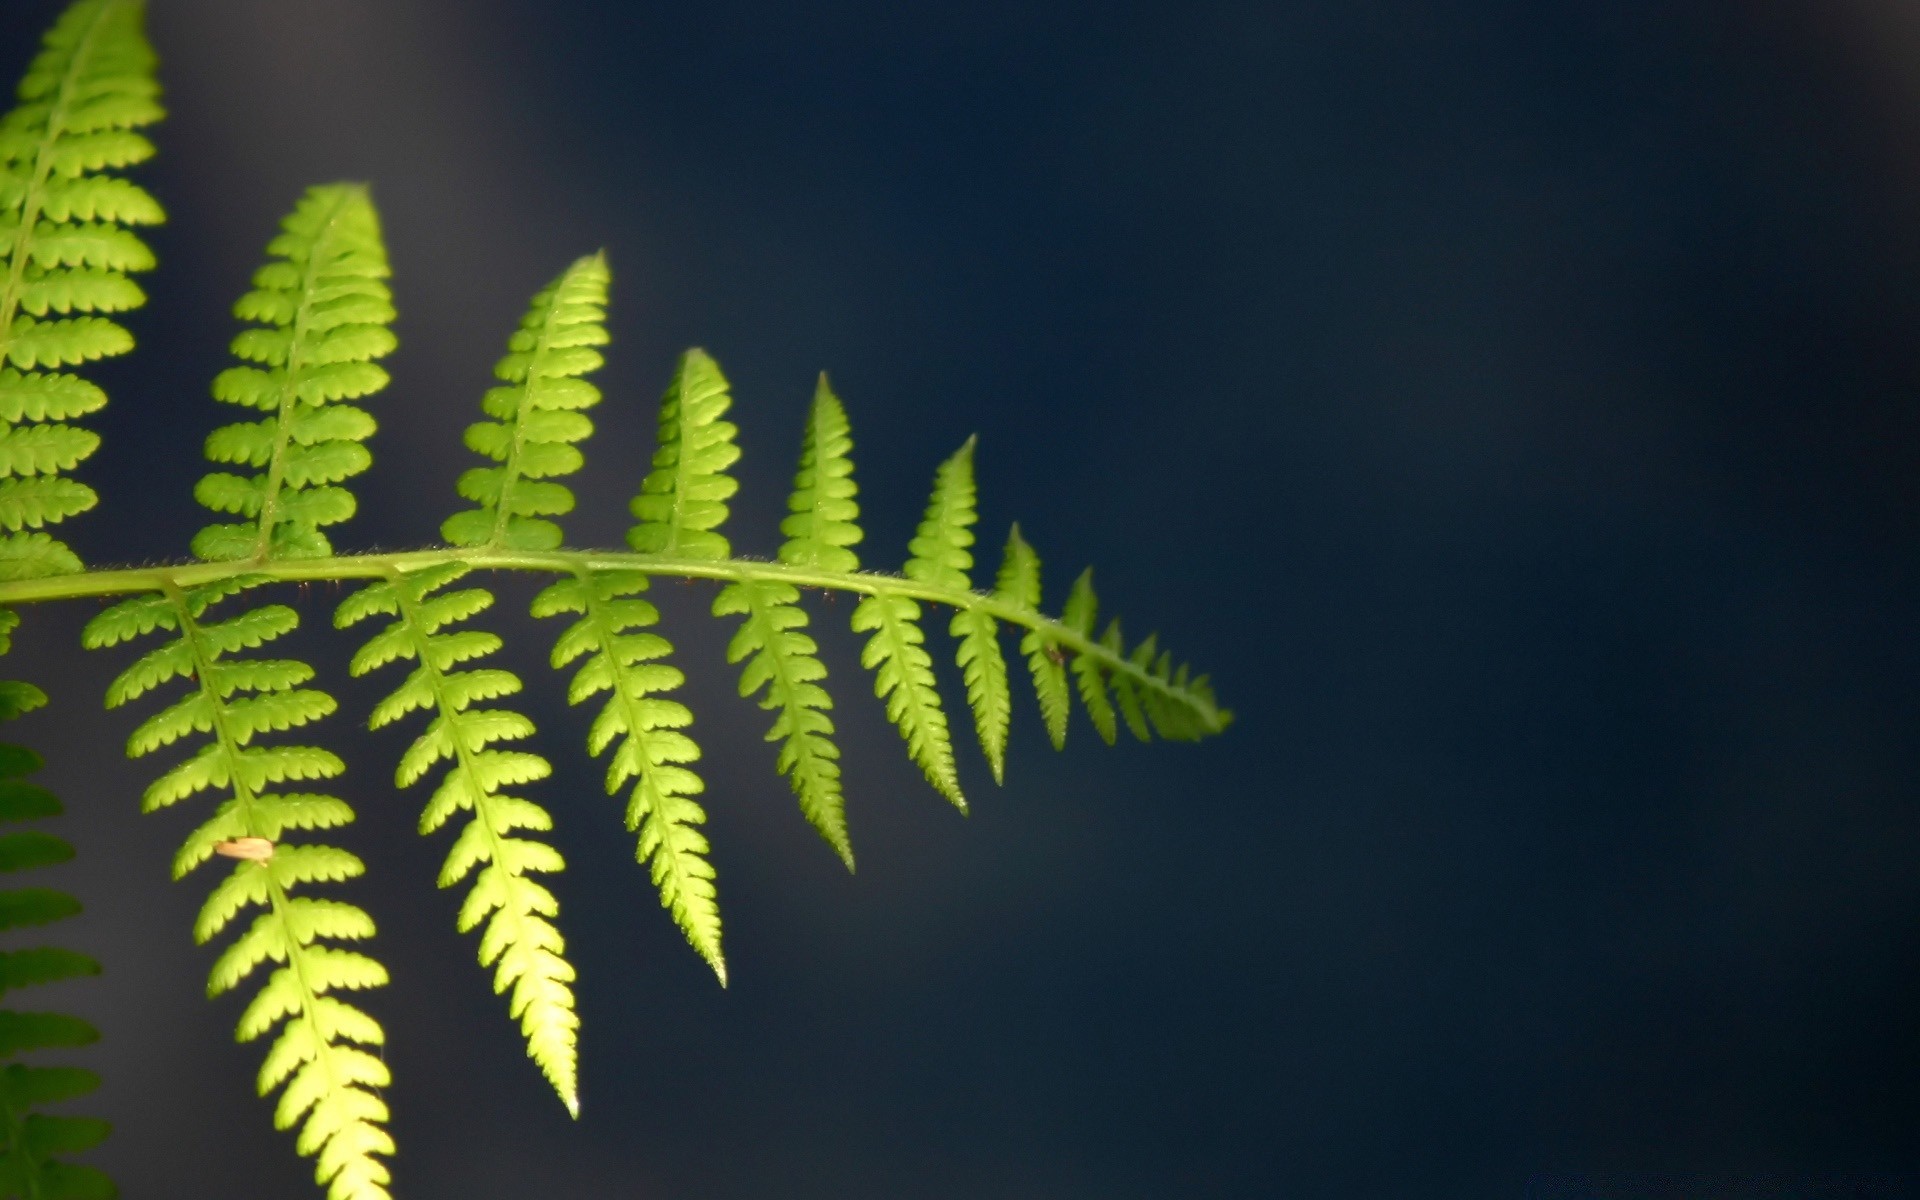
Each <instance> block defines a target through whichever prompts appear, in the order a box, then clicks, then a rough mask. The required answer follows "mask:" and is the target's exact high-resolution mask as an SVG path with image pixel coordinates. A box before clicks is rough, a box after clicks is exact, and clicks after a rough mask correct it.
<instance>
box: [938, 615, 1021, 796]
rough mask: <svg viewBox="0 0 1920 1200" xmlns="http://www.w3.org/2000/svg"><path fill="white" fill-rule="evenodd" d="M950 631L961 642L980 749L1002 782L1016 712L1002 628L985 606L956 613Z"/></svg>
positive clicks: (959, 656) (963, 672) (963, 675)
mask: <svg viewBox="0 0 1920 1200" xmlns="http://www.w3.org/2000/svg"><path fill="white" fill-rule="evenodd" d="M949 631H950V632H951V633H952V634H953V636H954V637H955V638H957V639H958V640H959V642H960V646H959V650H958V652H957V654H956V655H955V658H956V660H957V661H958V662H959V664H960V674H961V678H962V680H963V681H964V682H965V683H966V685H967V706H968V707H969V708H971V709H972V710H973V724H974V729H975V731H976V732H978V733H979V735H980V749H981V750H982V751H983V752H984V753H985V754H986V756H987V766H988V767H989V768H990V769H991V770H992V771H993V781H994V782H995V783H999V782H1000V781H1001V779H1002V778H1003V777H1004V774H1005V771H1006V757H1007V726H1008V725H1009V724H1010V723H1011V718H1012V714H1013V694H1012V689H1011V688H1010V687H1009V686H1008V683H1007V660H1006V656H1005V655H1004V654H1002V653H1001V650H1000V627H999V624H998V623H997V622H995V621H994V619H993V616H992V615H991V614H990V613H988V612H986V611H985V610H984V609H978V608H963V609H961V610H960V611H959V612H957V613H955V614H953V624H952V625H951V626H950V627H949Z"/></svg>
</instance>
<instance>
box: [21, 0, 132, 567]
mask: <svg viewBox="0 0 1920 1200" xmlns="http://www.w3.org/2000/svg"><path fill="white" fill-rule="evenodd" d="M142 25H143V5H142V4H141V3H140V2H139V0H79V2H78V3H75V4H72V5H70V6H69V7H68V8H67V10H66V12H65V13H64V14H63V15H62V16H61V17H60V19H59V21H58V22H56V23H55V25H54V27H53V28H52V29H51V30H50V31H49V32H48V33H47V36H46V40H45V43H44V44H43V46H42V48H41V51H40V53H39V54H38V55H37V56H36V57H35V58H34V60H33V63H32V64H31V65H30V66H29V67H28V68H27V74H26V77H25V78H24V79H22V80H21V81H20V89H19V104H18V105H17V106H16V107H15V108H14V109H13V110H12V111H11V112H9V113H8V114H7V115H6V117H5V118H4V119H0V581H4V580H8V579H31V578H35V577H38V576H42V575H57V574H67V573H70V572H73V571H78V570H80V569H81V566H80V561H79V559H78V558H77V557H75V556H74V554H73V552H72V551H71V550H69V549H68V548H67V547H66V545H65V544H63V543H62V542H60V541H59V540H57V539H56V538H54V537H53V536H52V535H51V534H48V533H41V532H32V531H35V530H39V529H41V528H42V527H44V526H47V525H53V524H57V523H59V522H61V521H64V520H66V519H67V518H68V517H71V516H73V515H75V514H76V513H82V512H85V511H87V510H88V509H90V508H92V507H93V506H94V504H95V503H96V501H97V499H98V497H96V496H95V494H94V491H93V489H92V488H90V487H88V486H87V485H86V484H83V483H81V482H80V481H78V480H76V479H70V478H67V477H66V475H65V474H64V473H65V472H68V471H71V470H73V469H74V467H76V466H77V465H78V464H79V463H80V462H82V461H83V460H85V459H86V458H87V457H88V456H90V455H91V454H92V453H93V451H94V449H95V447H97V446H98V445H99V441H100V439H99V438H98V436H96V435H95V434H94V433H92V432H91V431H88V430H85V429H82V428H80V427H79V426H77V425H69V424H66V423H65V422H68V421H71V420H74V419H75V418H78V417H82V416H85V415H87V414H88V413H91V412H94V411H95V410H97V409H98V408H99V407H100V406H101V405H102V404H104V403H106V396H105V395H104V394H103V393H102V392H101V391H100V389H99V388H97V387H95V386H93V385H92V384H90V383H87V382H86V381H85V380H82V379H80V378H79V377H77V376H74V375H70V374H64V373H60V372H58V371H55V370H53V368H58V367H65V366H74V365H78V364H80V363H85V362H90V361H92V360H94V359H97V358H105V357H108V356H110V355H115V354H123V353H125V352H126V351H127V350H128V349H130V348H131V347H132V346H133V338H132V336H131V335H129V334H128V333H127V331H126V330H125V329H123V328H122V327H120V326H119V325H117V324H115V323H114V322H113V321H111V320H109V319H107V318H106V317H104V316H100V315H98V314H101V313H118V312H125V311H126V310H128V309H131V308H137V307H139V306H140V305H141V304H142V303H143V302H144V301H145V299H146V297H145V295H144V293H142V292H141V290H140V287H139V285H138V284H136V283H134V282H133V280H131V279H129V278H128V277H127V275H128V273H129V272H133V271H144V270H146V269H148V268H149V267H151V266H153V255H152V253H151V252H149V251H148V249H147V247H146V245H145V244H144V243H143V242H142V241H141V240H140V239H139V238H138V237H137V236H135V235H134V233H133V232H132V231H131V230H130V229H129V228H127V227H128V226H136V225H151V224H154V223H156V222H158V221H159V220H160V219H161V215H162V214H161V212H160V206H159V205H158V204H156V203H155V202H154V200H153V197H151V196H149V195H148V194H147V193H146V192H145V191H143V190H141V189H140V188H139V187H138V186H137V185H135V184H133V183H131V182H129V181H128V180H125V179H122V178H119V177H117V176H114V175H111V174H107V173H106V172H108V171H111V170H113V169H116V168H120V167H126V166H131V165H133V164H134V163H137V162H140V161H142V160H143V159H145V158H147V157H149V156H150V155H151V154H152V153H153V145H152V143H150V142H149V141H147V139H146V138H144V137H142V136H141V135H140V134H139V133H137V132H136V130H138V129H140V128H142V127H144V126H146V125H150V124H152V123H153V122H154V121H157V120H159V119H160V116H161V109H160V104H159V94H160V93H159V85H158V84H157V83H156V82H155V81H154V75H153V65H154V58H153V51H152V50H151V49H150V48H149V47H148V45H147V40H146V35H145V33H144V32H143V29H142Z"/></svg>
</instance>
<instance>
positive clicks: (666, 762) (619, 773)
mask: <svg viewBox="0 0 1920 1200" xmlns="http://www.w3.org/2000/svg"><path fill="white" fill-rule="evenodd" d="M646 588H647V577H646V575H645V574H643V573H642V572H639V571H587V570H583V571H580V572H579V573H578V574H576V575H574V576H573V577H572V578H568V579H562V580H560V581H558V582H556V583H552V584H549V585H547V587H546V588H545V589H544V590H542V591H541V593H540V594H539V595H538V596H536V597H535V598H534V601H533V615H534V616H536V617H551V616H558V615H560V614H562V613H574V614H578V617H579V619H578V620H576V621H574V622H573V624H571V625H569V626H568V627H567V631H566V632H565V633H563V634H561V635H560V640H559V641H558V642H556V643H555V644H554V647H553V665H554V666H555V667H556V668H558V667H564V666H567V665H568V664H569V663H572V662H575V661H577V660H579V659H581V658H585V660H586V661H585V662H584V663H582V665H581V667H580V669H579V670H578V671H576V672H574V676H573V684H572V686H570V687H569V688H568V689H567V700H568V702H570V703H573V704H578V703H580V702H581V701H583V700H586V699H589V698H590V697H593V696H596V695H599V694H600V693H601V692H606V693H608V696H607V702H606V703H605V704H604V705H603V706H602V707H601V709H600V715H599V716H598V717H596V718H594V722H593V728H592V730H591V732H589V733H588V735H587V749H588V750H589V751H591V752H592V753H594V754H596V755H597V754H599V753H601V752H602V751H604V750H605V749H607V747H609V746H612V747H613V757H612V758H611V759H609V760H608V762H607V792H608V793H609V794H618V792H619V791H620V789H621V788H622V787H624V786H625V785H626V784H627V783H628V782H629V781H631V782H632V783H633V791H632V792H631V793H630V795H629V797H628V799H627V828H628V829H629V830H633V831H636V832H638V833H639V835H640V842H639V847H638V849H637V850H636V856H637V857H638V858H639V860H640V861H641V862H643V863H646V864H648V867H649V869H650V871H651V874H652V876H653V884H654V886H655V887H657V888H659V889H660V903H661V904H662V905H664V906H665V907H666V909H667V911H668V912H670V913H672V914H673V919H674V921H675V922H676V923H678V924H679V926H680V928H681V931H682V932H684V933H685V934H686V935H687V941H688V942H690V943H692V945H693V948H694V949H695V950H697V951H699V952H700V957H702V958H704V959H706V960H707V963H708V964H709V965H710V966H712V967H713V970H714V973H715V974H717V975H718V976H719V977H720V982H722V983H725V982H726V980H727V964H726V960H725V958H724V957H722V955H721V953H720V906H719V901H718V900H717V899H716V898H715V895H714V888H713V866H712V864H710V863H709V862H708V861H707V858H706V855H707V839H706V837H705V835H703V834H702V833H701V832H700V829H699V826H700V825H701V824H703V823H704V822H705V821H706V819H707V814H706V810H704V809H702V808H701V807H700V805H699V803H698V802H697V801H696V800H694V799H693V797H694V796H696V795H698V794H699V793H700V792H702V791H704V790H706V784H704V783H702V782H701V781H700V776H698V775H696V774H694V772H693V769H692V768H691V767H689V766H687V765H686V764H688V763H691V762H694V761H696V760H697V759H698V758H699V757H700V747H699V746H697V745H695V744H694V741H693V739H692V738H691V737H688V736H687V735H686V734H685V733H683V732H681V731H682V730H684V729H685V728H686V727H687V726H688V725H690V724H692V723H693V714H692V713H691V712H689V711H687V706H686V705H684V704H681V703H680V702H679V701H677V700H668V699H666V698H664V697H663V696H660V695H658V694H656V693H660V692H670V691H672V690H673V689H674V688H677V687H679V686H680V684H681V683H682V682H684V681H685V679H686V677H685V676H684V675H682V674H681V673H680V671H679V670H678V669H677V668H674V667H670V666H668V665H666V664H665V663H664V662H661V661H660V660H661V659H664V658H665V657H666V656H667V655H668V654H669V653H671V652H672V650H673V647H672V646H671V645H669V644H668V642H667V639H665V638H663V637H661V636H660V635H659V634H657V633H638V632H635V631H636V630H642V629H647V628H648V627H650V626H652V625H654V624H655V623H657V622H658V621H659V620H660V610H659V609H657V608H655V607H654V606H653V605H651V604H649V603H647V602H646V601H645V600H642V599H639V595H640V593H641V592H644V591H645V590H646Z"/></svg>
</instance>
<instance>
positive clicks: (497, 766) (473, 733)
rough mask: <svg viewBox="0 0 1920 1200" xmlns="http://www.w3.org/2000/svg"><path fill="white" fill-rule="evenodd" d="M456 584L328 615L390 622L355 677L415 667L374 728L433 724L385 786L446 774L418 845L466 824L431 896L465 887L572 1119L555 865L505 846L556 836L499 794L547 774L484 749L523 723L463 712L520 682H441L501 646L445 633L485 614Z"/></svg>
mask: <svg viewBox="0 0 1920 1200" xmlns="http://www.w3.org/2000/svg"><path fill="white" fill-rule="evenodd" d="M465 574H466V569H465V568H464V567H460V566H457V565H452V566H447V567H441V568H437V569H431V570H426V571H421V572H418V573H416V574H411V575H409V574H405V573H402V572H400V571H390V572H389V573H388V575H387V577H386V578H385V579H384V580H382V581H380V582H378V583H372V584H368V585H367V586H366V587H365V588H363V589H361V590H360V591H359V592H357V593H355V594H354V595H353V596H350V597H348V598H347V600H346V601H345V602H344V603H342V604H341V606H340V608H339V610H338V611H337V612H336V613H335V614H334V624H335V625H337V626H340V627H343V628H344V627H345V626H347V625H350V624H353V623H354V622H356V621H359V620H363V619H365V618H367V617H371V616H375V615H382V614H384V615H388V616H391V617H393V618H395V619H394V621H393V623H392V624H391V625H390V626H388V628H387V629H385V630H383V631H382V632H381V633H379V634H376V635H375V636H374V639H373V641H372V642H369V643H368V646H367V647H366V648H363V649H362V650H361V652H360V654H359V655H358V656H356V658H355V660H354V664H353V673H354V674H356V675H361V674H365V673H366V672H368V671H371V670H373V669H375V667H376V666H378V665H380V664H383V663H387V662H393V661H398V660H403V659H404V660H408V661H412V662H413V663H415V664H417V665H416V666H415V668H414V670H413V671H412V673H411V674H409V676H408V677H407V679H406V681H405V682H403V683H402V684H401V685H400V689H399V691H397V692H396V693H395V694H394V697H392V698H390V700H389V702H388V703H386V704H383V705H382V706H381V708H380V709H379V710H378V711H376V713H375V715H374V719H373V724H374V726H375V727H378V726H379V725H382V724H385V723H386V722H387V721H392V720H396V719H398V718H399V717H400V716H402V715H404V714H405V713H406V712H409V711H411V710H412V709H414V708H425V709H427V710H429V711H430V712H432V713H433V714H434V715H433V720H432V721H431V722H430V723H429V724H428V726H427V730H426V732H425V733H423V734H421V735H420V736H419V737H418V738H416V739H415V740H414V743H413V745H412V747H411V748H409V749H408V751H407V753H406V754H405V755H404V756H403V757H402V758H401V762H400V769H399V771H398V773H397V775H396V780H397V782H398V783H399V785H400V786H401V787H406V786H408V785H410V784H412V783H414V782H415V781H417V780H419V779H420V778H422V777H423V776H424V775H425V774H426V773H427V772H428V771H429V770H430V769H431V768H432V767H433V766H434V765H435V764H437V763H440V762H448V763H450V764H451V766H450V767H449V768H448V770H447V773H446V775H445V776H444V777H443V778H442V780H441V783H440V786H439V787H438V788H437V789H435V791H434V793H433V796H432V798H431V799H430V800H429V801H428V802H427V808H426V811H425V813H424V814H422V816H421V818H420V832H421V833H432V832H433V831H434V830H436V829H438V828H439V827H440V826H441V825H443V824H445V823H446V822H447V820H448V819H449V818H451V817H452V816H453V815H454V814H455V813H458V812H462V811H465V812H470V813H472V814H473V816H472V819H471V820H469V821H468V822H467V824H466V827H465V828H464V829H462V830H461V832H460V836H459V837H458V838H456V839H455V840H454V844H453V848H452V850H451V851H449V853H448V855H447V861H446V864H445V866H443V867H442V868H441V871H440V886H441V887H452V886H454V885H455V884H457V883H459V882H460V881H461V880H463V879H465V878H467V877H468V876H469V875H472V876H473V883H472V886H471V888H470V889H469V891H468V893H467V899H466V902H465V903H464V904H463V905H462V906H461V909H460V921H459V924H460V929H461V932H463V933H464V932H466V931H467V930H470V929H473V928H474V927H476V926H478V925H480V924H482V923H483V922H484V923H485V926H486V928H485V929H484V930H482V931H481V935H480V964H481V965H482V966H491V967H493V968H494V990H495V991H496V992H505V991H507V990H508V989H509V988H511V989H512V992H513V995H512V997H511V999H510V1000H509V1003H508V1008H509V1011H510V1012H511V1013H512V1015H513V1016H514V1017H516V1018H517V1019H518V1020H519V1022H520V1030H521V1033H522V1034H523V1036H524V1037H525V1038H526V1041H527V1054H528V1055H529V1056H530V1057H531V1058H532V1059H533V1061H534V1063H535V1065H537V1066H538V1067H539V1068H540V1070H541V1072H542V1073H543V1074H544V1075H545V1076H546V1077H547V1080H548V1082H550V1083H551V1084H552V1085H553V1087H554V1090H555V1091H557V1092H558V1093H559V1094H560V1098H561V1100H562V1101H563V1102H565V1104H566V1106H567V1111H569V1112H571V1113H572V1114H574V1115H575V1116H578V1115H579V1113H580V1097H579V1084H578V1064H577V1058H576V1048H575V1047H576V1042H577V1039H578V1031H579V1027H580V1021H579V1018H578V1016H576V1015H575V1011H574V998H573V987H572V981H573V978H574V971H573V967H572V966H571V965H570V964H569V963H568V962H567V960H566V957H565V954H566V942H565V940H564V939H563V938H562V937H561V936H560V931H559V929H557V928H556V927H555V926H554V924H553V922H552V921H551V920H550V919H549V918H551V917H553V916H555V915H556V914H557V913H558V911H559V902H558V901H556V900H555V899H554V896H553V893H552V892H550V891H548V890H547V889H546V888H545V887H543V886H542V885H541V884H540V883H539V882H538V881H537V880H535V879H533V878H532V875H533V874H535V873H548V872H553V871H558V870H560V869H561V868H562V867H563V866H564V865H565V864H564V863H563V862H562V860H561V858H560V855H559V853H558V852H556V851H555V850H554V849H553V848H552V847H550V846H548V845H547V844H546V843H544V842H537V841H534V840H532V839H530V838H527V837H516V836H513V835H514V834H515V833H516V832H519V831H524V830H536V831H537V830H546V829H551V828H553V818H552V817H550V816H549V815H548V814H547V811H546V810H545V809H543V808H541V807H540V806H539V805H537V804H534V803H533V802H532V801H529V800H523V799H521V798H520V797H517V796H510V795H506V794H504V793H503V792H502V791H501V789H502V788H504V787H509V786H512V785H514V784H520V783H527V782H531V781H532V780H535V779H542V778H545V777H546V776H547V775H548V774H549V773H551V771H552V768H551V767H550V766H549V765H548V764H547V761H546V760H545V759H544V758H541V757H540V756H538V755H535V754H528V753H525V752H524V751H509V750H500V749H494V748H492V747H494V746H495V745H496V744H498V743H501V742H512V741H518V740H520V739H523V738H526V737H528V736H530V735H531V734H532V733H533V722H531V721H529V720H527V719H526V718H525V717H523V716H521V715H520V714H519V713H515V712H510V711H507V710H504V709H485V708H478V709H477V708H474V707H473V703H474V701H475V700H478V699H483V698H493V697H497V696H502V695H508V694H511V693H513V692H517V691H519V690H520V681H519V680H518V679H516V678H514V676H513V675H512V674H510V673H509V672H506V671H500V670H498V669H490V670H488V671H487V672H486V674H484V675H481V674H480V672H477V671H455V670H453V669H452V668H453V667H454V665H455V664H456V663H461V662H466V661H470V660H472V659H475V658H480V657H483V656H484V655H486V654H490V653H492V652H493V651H494V650H496V649H498V648H499V646H500V639H499V638H497V637H495V636H493V635H492V634H489V633H483V632H481V631H479V630H458V631H454V632H443V631H444V630H446V629H447V627H448V626H450V625H453V624H455V623H457V622H460V621H464V620H467V619H468V618H470V617H472V616H474V615H475V614H477V613H479V612H482V611H484V610H485V609H486V608H487V607H489V606H490V605H492V603H493V596H492V595H491V594H490V593H488V592H486V591H485V590H483V589H480V588H467V589H463V590H461V591H457V592H441V591H440V589H442V588H444V587H446V586H447V585H448V584H451V583H453V582H455V581H457V580H459V579H460V578H461V577H463V576H464V575H465ZM370 650H371V651H372V652H371V653H369V651H370ZM475 676H479V679H478V680H477V681H476V680H475V678H474V677H475ZM476 869H477V873H476Z"/></svg>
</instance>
